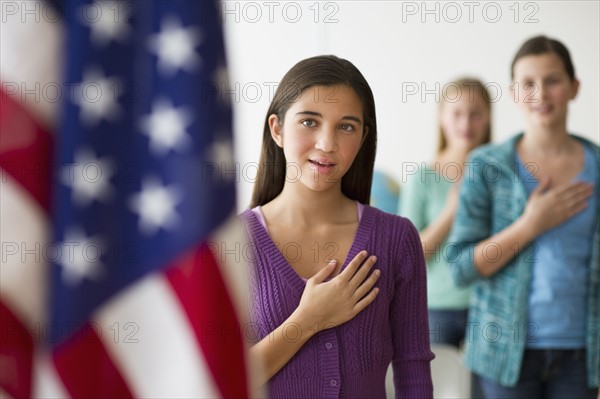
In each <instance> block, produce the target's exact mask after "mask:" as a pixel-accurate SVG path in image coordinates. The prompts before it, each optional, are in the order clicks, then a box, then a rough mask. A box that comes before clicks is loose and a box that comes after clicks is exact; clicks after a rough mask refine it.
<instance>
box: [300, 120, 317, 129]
mask: <svg viewBox="0 0 600 399" xmlns="http://www.w3.org/2000/svg"><path fill="white" fill-rule="evenodd" d="M300 123H302V124H303V125H304V126H306V127H314V126H316V125H317V122H315V121H314V120H313V119H304V120H302V121H300Z"/></svg>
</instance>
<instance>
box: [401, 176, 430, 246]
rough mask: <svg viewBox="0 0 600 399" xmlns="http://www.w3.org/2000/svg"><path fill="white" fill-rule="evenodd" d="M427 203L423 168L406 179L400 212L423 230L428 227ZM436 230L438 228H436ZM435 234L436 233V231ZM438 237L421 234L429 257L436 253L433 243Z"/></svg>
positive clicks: (418, 228) (422, 242)
mask: <svg viewBox="0 0 600 399" xmlns="http://www.w3.org/2000/svg"><path fill="white" fill-rule="evenodd" d="M426 204H427V187H426V185H425V180H424V177H423V176H422V173H421V169H419V170H418V171H417V174H416V175H412V176H410V177H409V178H408V179H407V181H406V186H405V187H404V190H403V192H402V199H401V202H400V209H399V212H398V214H400V215H402V216H404V217H406V218H408V219H409V220H410V221H411V222H412V223H413V224H414V225H415V227H416V228H417V230H423V229H426V227H427V220H426V217H425V207H426ZM434 230H437V229H435V228H434ZM434 234H436V233H435V232H434ZM435 238H436V237H423V236H421V244H422V248H423V253H424V254H425V256H426V257H427V256H428V255H429V256H431V254H433V253H435V244H433V243H432V239H435Z"/></svg>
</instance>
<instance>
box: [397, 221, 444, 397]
mask: <svg viewBox="0 0 600 399" xmlns="http://www.w3.org/2000/svg"><path fill="white" fill-rule="evenodd" d="M398 222H399V224H400V225H399V226H397V228H395V229H394V230H395V232H394V234H399V235H400V237H398V238H399V239H398V240H394V241H393V242H394V243H395V244H396V254H395V255H396V256H395V257H394V259H395V260H396V263H397V264H396V265H394V267H395V268H396V271H397V275H396V279H395V287H394V297H393V300H392V304H391V308H390V312H391V314H390V319H391V323H392V334H393V335H392V337H393V338H392V340H393V345H394V356H393V358H392V366H393V370H394V386H395V388H396V398H418V399H422V398H424V399H426V398H432V397H433V385H432V381H431V369H430V362H431V360H432V359H433V358H434V355H433V353H432V352H431V349H430V346H429V326H428V319H427V286H426V269H425V259H424V256H423V251H422V249H421V243H420V241H419V233H418V232H417V229H416V228H415V227H414V225H413V224H412V223H411V222H410V221H409V220H408V219H405V218H398Z"/></svg>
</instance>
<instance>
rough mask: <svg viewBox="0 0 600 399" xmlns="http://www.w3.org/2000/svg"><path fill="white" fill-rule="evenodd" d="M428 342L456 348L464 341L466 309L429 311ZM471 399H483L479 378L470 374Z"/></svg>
mask: <svg viewBox="0 0 600 399" xmlns="http://www.w3.org/2000/svg"><path fill="white" fill-rule="evenodd" d="M428 314H429V341H430V342H431V344H433V345H435V344H446V345H452V346H454V347H456V348H458V347H459V346H460V343H461V342H462V341H463V340H464V339H465V335H466V328H467V315H468V311H467V309H464V310H436V309H429V310H428ZM471 398H472V399H479V398H483V392H482V391H481V388H480V385H479V377H478V376H477V375H476V374H471Z"/></svg>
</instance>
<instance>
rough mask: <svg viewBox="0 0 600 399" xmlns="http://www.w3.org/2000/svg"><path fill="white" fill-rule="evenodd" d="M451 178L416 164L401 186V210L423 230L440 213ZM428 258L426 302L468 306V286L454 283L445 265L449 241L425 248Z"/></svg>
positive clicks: (439, 307) (446, 307) (433, 306)
mask: <svg viewBox="0 0 600 399" xmlns="http://www.w3.org/2000/svg"><path fill="white" fill-rule="evenodd" d="M452 184H453V182H452V181H451V180H447V179H445V178H444V177H442V176H441V175H439V174H438V173H437V172H436V171H435V170H434V169H432V168H428V167H425V168H419V169H418V170H417V171H416V174H414V175H410V176H408V178H407V181H406V185H405V187H404V188H403V190H402V201H401V204H400V214H401V215H402V216H405V217H407V218H408V219H410V220H411V221H412V222H413V224H414V225H415V227H416V228H417V230H419V231H422V230H423V229H425V228H426V227H427V226H428V225H429V224H430V223H432V222H433V221H435V220H436V219H437V218H438V217H439V216H440V213H441V212H442V210H443V209H444V205H445V203H446V198H447V197H448V193H449V192H450V189H451V188H452ZM425 251H426V252H427V253H428V254H429V253H431V254H432V255H431V257H430V258H429V259H428V261H427V306H428V307H429V308H430V309H436V310H449V309H452V310H461V309H466V308H467V307H468V306H469V297H470V294H471V290H470V288H465V287H457V286H456V285H455V284H454V281H453V280H452V276H451V275H450V271H449V268H448V264H447V263H448V262H447V260H448V257H447V254H448V241H447V240H446V241H444V242H442V243H441V244H440V245H439V246H438V247H437V248H436V247H435V246H431V248H425Z"/></svg>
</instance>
